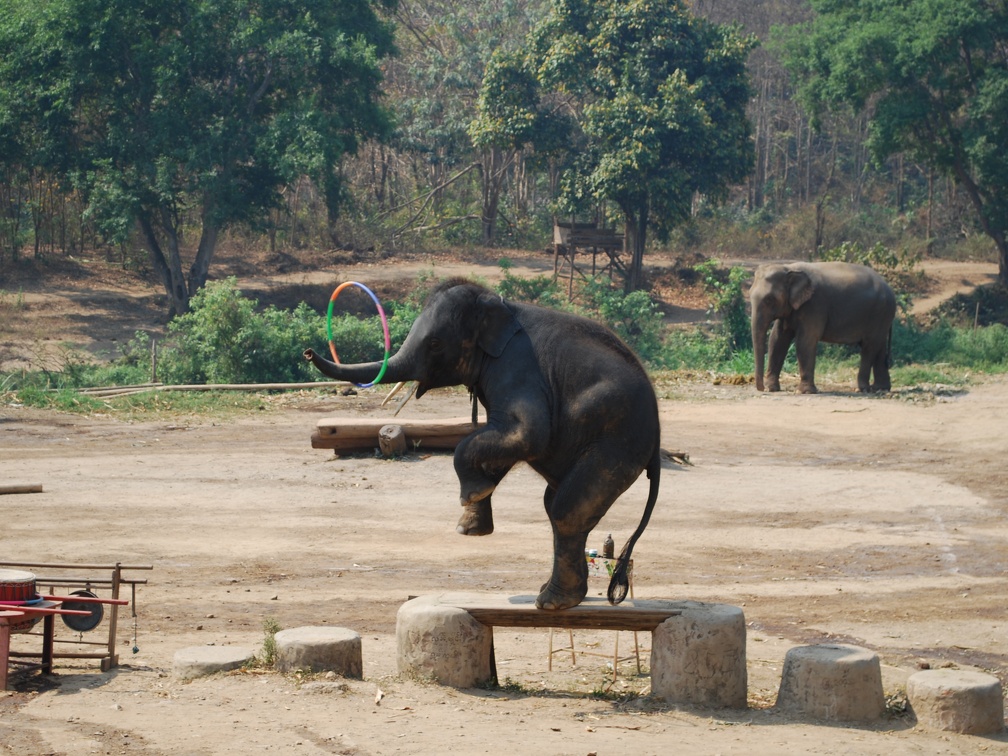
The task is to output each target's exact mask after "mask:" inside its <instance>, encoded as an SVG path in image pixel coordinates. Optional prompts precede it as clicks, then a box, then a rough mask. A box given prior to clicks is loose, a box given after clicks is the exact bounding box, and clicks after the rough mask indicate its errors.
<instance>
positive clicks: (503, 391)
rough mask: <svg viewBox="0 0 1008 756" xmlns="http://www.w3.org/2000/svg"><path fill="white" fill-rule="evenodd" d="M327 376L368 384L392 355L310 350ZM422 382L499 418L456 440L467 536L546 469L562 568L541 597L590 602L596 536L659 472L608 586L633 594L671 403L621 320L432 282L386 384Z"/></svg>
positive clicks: (557, 566) (462, 283)
mask: <svg viewBox="0 0 1008 756" xmlns="http://www.w3.org/2000/svg"><path fill="white" fill-rule="evenodd" d="M304 356H305V359H307V360H309V361H311V362H312V363H313V364H314V365H315V366H316V367H317V368H318V369H319V370H320V371H321V372H323V373H324V374H325V375H327V376H330V377H332V378H335V379H337V380H345V381H353V382H355V383H366V382H368V381H371V380H373V379H374V377H375V375H377V374H378V371H379V369H380V368H381V363H380V362H373V363H366V364H357V365H342V364H338V363H335V362H330V361H329V360H327V359H326V358H324V357H322V356H320V355H318V354H316V353H315V352H313V351H312V350H311V349H307V350H305V353H304ZM411 380H412V381H417V382H418V385H417V388H416V396H417V397H418V398H419V397H421V396H422V395H423V394H424V393H426V392H427V391H429V390H431V389H434V388H440V387H445V386H458V385H462V386H465V387H467V388H468V389H469V391H470V392H471V393H472V394H473V396H474V397H475V398H476V399H478V400H479V402H480V403H481V404H482V405H483V407H484V408H485V409H486V416H487V421H486V423H485V425H483V426H482V427H480V428H479V429H478V430H476V431H474V432H473V433H471V434H470V435H468V436H466V437H465V438H464V439H463V440H462V441H461V442H460V443H459V444H458V446H457V447H456V448H455V471H456V474H457V475H458V479H459V483H460V484H461V494H460V498H461V504H462V507H463V511H462V516H461V518H460V520H459V523H458V527H457V530H458V532H460V533H462V534H464V535H487V534H489V533H491V532H493V513H492V510H491V506H490V497H491V494H492V493H493V491H494V489H495V488H496V487H497V485H498V484H499V483H500V482H501V480H502V479H503V478H504V476H505V475H506V474H507V473H508V471H509V470H510V469H511V468H512V467H513V466H514V465H515V464H516V463H517V462H520V461H524V462H526V463H528V465H529V466H530V467H531V468H532V469H533V470H535V471H536V472H537V473H539V474H540V475H541V476H542V477H543V478H545V479H546V492H545V494H544V496H543V501H544V503H545V506H546V514H547V516H548V517H549V520H550V524H551V525H552V527H553V571H552V574H551V575H550V579H549V580H548V581H547V582H546V583H545V584H544V585H543V586H542V588H541V589H540V593H539V595H538V597H537V598H536V606H537V607H539V608H540V609H552V610H560V609H567V608H569V607H572V606H576V605H577V604H579V603H581V601H582V599H584V597H585V595H586V594H587V592H588V565H587V562H586V561H585V544H586V542H587V539H588V534H589V533H590V532H591V531H592V529H593V528H594V527H595V526H596V525H597V524H598V522H599V521H600V520H601V519H602V517H603V515H605V513H606V512H607V511H608V509H609V507H610V506H611V505H612V503H613V502H614V501H615V500H616V499H617V498H618V497H619V496H620V494H622V493H623V492H624V491H626V490H627V488H629V487H630V485H631V484H633V482H634V481H635V480H637V478H638V477H639V476H640V474H641V472H642V471H646V472H647V475H648V478H650V490H649V492H648V498H647V503H646V505H645V507H644V514H643V517H642V518H641V521H640V524H639V525H638V526H637V529H636V530H635V531H634V532H633V535H631V537H630V539H629V540H628V541H627V543H626V545H625V546H624V547H623V551H622V552H621V553H620V555H619V562H618V565H617V568H616V570H615V572H614V574H613V576H612V579H611V581H610V583H609V590H608V597H609V601H610V602H611V603H613V604H617V603H619V602H621V601H622V600H623V599H624V598H625V596H626V593H627V590H628V587H629V581H628V578H627V564H628V563H629V560H630V556H631V554H632V552H633V548H634V544H635V543H636V542H637V539H638V538H640V536H641V533H643V531H644V528H645V527H646V526H647V523H648V520H649V519H650V517H651V512H652V510H653V509H654V504H655V500H656V499H657V496H658V483H659V477H660V474H661V458H660V446H659V442H660V438H659V436H660V429H659V423H658V401H657V399H656V397H655V393H654V388H653V386H652V385H651V381H650V379H649V378H648V375H647V373H646V372H645V370H644V368H643V366H642V365H641V363H640V361H639V360H638V359H637V357H636V356H635V355H634V353H633V352H632V351H631V350H630V349H629V347H627V345H626V344H624V343H623V342H622V341H621V340H620V339H619V338H618V337H617V336H616V335H615V334H614V333H613V332H612V331H610V330H608V329H607V328H605V327H604V326H602V325H599V324H598V323H596V322H594V321H591V320H588V319H586V318H582V317H578V316H575V315H572V314H570V313H565V312H558V311H555V310H550V309H547V308H544V307H538V306H535V305H530V304H523V303H520V302H512V301H509V300H505V299H504V298H503V297H501V296H499V295H498V294H495V293H494V292H492V291H490V290H489V289H486V288H484V287H482V286H479V285H477V284H475V283H472V282H470V281H467V280H464V279H460V278H453V279H449V280H447V281H444V282H442V283H440V284H439V285H438V286H437V287H435V288H434V290H433V291H432V292H431V294H430V296H429V297H428V299H427V302H426V303H425V305H424V307H423V310H422V311H421V313H420V315H419V316H418V317H417V319H416V322H414V324H413V327H412V328H411V329H410V332H409V334H408V335H407V337H406V340H405V341H404V342H403V345H402V347H401V348H400V349H399V351H398V352H397V353H396V354H394V355H393V356H392V357H391V358H390V359H389V361H388V367H387V369H386V371H385V374H384V375H383V376H382V378H381V382H383V383H397V382H400V381H411Z"/></svg>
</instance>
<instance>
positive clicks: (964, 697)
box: [907, 669, 1004, 735]
mask: <svg viewBox="0 0 1008 756" xmlns="http://www.w3.org/2000/svg"><path fill="white" fill-rule="evenodd" d="M907 699H908V700H909V701H910V707H911V708H912V709H913V712H914V714H915V715H916V716H917V722H918V724H920V725H923V726H924V727H929V728H932V729H935V730H947V731H949V732H959V733H963V734H965V735H993V734H996V733H999V732H1001V731H1002V730H1004V698H1003V694H1002V691H1001V681H1000V680H999V679H998V678H996V677H995V676H994V675H988V674H986V673H984V672H971V671H969V670H962V669H929V670H926V671H924V672H917V673H916V674H913V675H911V676H910V678H909V679H908V680H907Z"/></svg>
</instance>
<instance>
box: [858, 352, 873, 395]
mask: <svg viewBox="0 0 1008 756" xmlns="http://www.w3.org/2000/svg"><path fill="white" fill-rule="evenodd" d="M874 362H875V352H872V351H870V347H869V345H868V344H862V345H861V363H860V364H859V365H858V371H857V390H858V391H860V392H861V393H862V394H866V393H868V392H869V391H871V371H872V365H873V363H874Z"/></svg>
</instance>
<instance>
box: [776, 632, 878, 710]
mask: <svg viewBox="0 0 1008 756" xmlns="http://www.w3.org/2000/svg"><path fill="white" fill-rule="evenodd" d="M777 708H779V709H781V710H783V711H791V712H797V713H799V714H803V715H805V716H808V717H811V718H813V719H820V720H827V721H833V722H871V721H875V720H878V719H880V718H881V717H882V715H883V714H884V713H885V695H884V693H883V692H882V669H881V667H880V665H879V658H878V655H877V654H875V653H874V652H872V651H869V650H868V649H865V648H860V647H858V646H847V645H832V644H822V645H817V646H799V647H797V648H792V649H790V650H789V651H788V652H787V654H786V655H785V657H784V671H783V673H782V675H781V684H780V690H779V692H778V693H777Z"/></svg>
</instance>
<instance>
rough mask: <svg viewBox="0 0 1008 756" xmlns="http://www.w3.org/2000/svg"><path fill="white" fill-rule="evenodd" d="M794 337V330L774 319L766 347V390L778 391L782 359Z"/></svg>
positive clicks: (782, 366)
mask: <svg viewBox="0 0 1008 756" xmlns="http://www.w3.org/2000/svg"><path fill="white" fill-rule="evenodd" d="M794 337H795V333H794V331H793V330H791V329H789V328H785V327H784V324H783V322H782V321H780V320H775V321H774V324H773V328H771V329H770V341H769V345H768V348H767V352H768V354H767V377H766V383H765V385H766V390H767V391H780V374H781V371H782V370H783V369H784V360H785V359H786V358H787V353H788V349H790V348H791V342H792V341H794Z"/></svg>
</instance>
